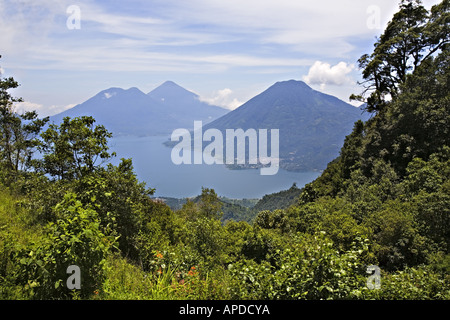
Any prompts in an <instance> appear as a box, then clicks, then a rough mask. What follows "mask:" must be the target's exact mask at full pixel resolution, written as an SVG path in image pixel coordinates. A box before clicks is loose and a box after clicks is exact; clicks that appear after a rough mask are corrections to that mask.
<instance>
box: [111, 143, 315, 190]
mask: <svg viewBox="0 0 450 320" xmlns="http://www.w3.org/2000/svg"><path fill="white" fill-rule="evenodd" d="M167 139H168V137H167V136H163V137H162V136H157V137H155V136H153V137H117V138H114V139H112V140H111V144H110V147H111V151H115V152H116V153H117V157H116V158H115V159H114V160H113V161H112V163H113V164H118V163H119V162H120V159H121V158H132V159H133V165H134V170H135V172H136V174H137V176H138V178H139V180H140V181H145V182H146V183H147V186H148V187H150V188H155V189H156V192H155V196H159V197H174V198H186V197H193V196H197V195H199V194H200V193H201V190H202V187H205V188H213V189H214V190H215V191H216V193H217V194H218V195H219V196H225V197H228V198H233V199H244V198H247V199H251V198H262V197H263V196H264V195H266V194H270V193H274V192H278V191H281V190H286V189H289V188H290V187H291V186H292V184H293V183H294V182H295V183H297V186H298V187H299V188H301V187H303V186H304V185H305V184H307V183H309V182H311V181H313V180H314V179H316V178H317V177H318V176H319V175H320V173H319V172H290V171H286V170H283V169H279V171H278V173H277V174H275V175H272V176H263V175H260V171H259V169H249V170H230V169H228V168H226V167H225V166H224V165H218V164H214V165H207V164H195V165H194V164H191V165H187V164H181V165H175V164H173V163H172V160H171V157H170V155H171V151H172V148H168V147H166V146H164V145H163V142H164V141H167Z"/></svg>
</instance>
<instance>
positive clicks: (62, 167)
mask: <svg viewBox="0 0 450 320" xmlns="http://www.w3.org/2000/svg"><path fill="white" fill-rule="evenodd" d="M94 123H95V119H94V118H93V117H89V116H82V117H79V118H74V119H70V118H69V117H65V118H64V119H63V122H62V123H61V124H60V125H59V126H58V125H56V124H51V125H50V127H49V128H48V129H47V130H46V131H45V132H43V133H42V134H41V137H42V139H43V144H42V146H41V148H40V149H41V151H42V152H43V153H44V157H43V160H42V161H41V162H40V164H39V167H40V169H41V170H43V171H44V172H45V173H48V174H50V175H51V176H53V177H58V178H59V179H67V180H72V179H79V178H80V177H82V176H84V175H86V174H89V173H92V172H94V171H95V170H96V169H98V168H99V166H100V165H101V164H103V163H104V162H105V161H107V160H109V159H110V158H111V157H113V156H115V153H114V152H113V153H109V152H108V150H109V147H108V138H111V137H112V134H111V133H110V132H109V131H108V130H106V128H105V127H104V126H102V125H97V126H95V127H94Z"/></svg>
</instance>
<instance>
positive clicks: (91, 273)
mask: <svg viewBox="0 0 450 320" xmlns="http://www.w3.org/2000/svg"><path fill="white" fill-rule="evenodd" d="M409 12H414V14H415V15H418V17H420V19H419V18H417V19H416V18H414V19H413V20H412V21H409V20H408V19H406V18H405V15H406V16H408V15H407V14H408V13H409ZM414 17H415V16H414ZM407 22H408V23H410V24H408V23H407ZM448 23H449V1H446V0H444V1H442V2H441V3H440V4H439V5H437V6H435V7H433V9H432V10H431V11H430V12H427V11H426V10H425V9H423V7H422V6H420V4H417V3H416V2H413V1H404V2H403V3H402V5H401V7H400V11H399V13H398V14H397V15H395V16H394V19H393V21H392V22H391V23H390V24H389V26H388V29H387V30H386V32H385V34H383V36H382V37H381V38H380V40H379V41H378V42H377V43H376V45H375V51H374V53H373V54H372V55H370V56H369V55H367V56H364V57H363V58H362V60H361V62H362V63H361V66H362V67H363V68H365V69H364V70H363V72H364V76H365V77H366V78H367V79H368V81H378V78H377V77H378V75H379V74H378V72H379V71H380V72H382V78H381V80H382V82H381V84H378V85H379V87H376V86H375V87H374V88H373V89H374V90H375V91H374V93H373V94H371V96H370V97H369V98H370V99H371V100H370V101H368V103H369V104H368V109H370V111H374V114H373V117H372V118H371V119H370V120H368V121H367V122H362V121H358V122H357V123H355V125H354V129H353V131H352V132H351V133H350V134H349V135H348V136H347V138H346V140H345V143H344V146H343V148H342V150H341V153H340V156H339V157H338V158H336V159H335V160H334V161H332V162H331V163H330V164H329V165H328V167H327V169H326V170H325V171H324V172H323V174H322V175H321V176H320V177H319V178H318V179H316V180H315V181H314V182H312V183H310V184H308V185H306V186H305V187H304V188H302V189H298V188H296V186H293V187H292V188H291V189H290V190H287V191H285V192H280V193H279V194H275V195H273V196H268V197H266V198H265V200H264V199H263V200H264V201H263V202H261V204H260V206H259V207H258V205H256V210H257V211H258V213H257V214H256V216H255V217H254V218H253V217H252V219H239V218H236V217H239V216H241V217H242V216H243V213H248V212H247V211H245V210H243V211H242V212H240V211H238V212H236V213H235V215H233V209H232V208H233V206H237V204H236V203H233V202H226V201H224V200H223V199H220V198H219V197H218V195H217V194H216V193H215V191H214V190H212V189H203V191H202V194H201V195H199V197H198V198H196V199H195V200H188V201H186V202H185V203H184V204H183V205H182V207H181V208H179V209H177V210H172V209H171V208H170V207H169V206H168V205H166V204H165V203H163V202H161V201H159V200H157V199H153V198H152V194H153V192H154V190H153V189H151V188H148V187H146V186H145V184H143V183H141V182H140V181H139V180H138V179H137V177H136V175H135V173H134V171H133V165H132V160H130V159H122V161H121V163H120V164H119V165H117V166H113V165H111V164H108V165H105V164H103V163H102V162H103V161H106V160H108V159H109V158H110V157H112V156H114V154H110V153H109V152H108V147H107V139H108V138H109V137H110V133H109V132H108V131H107V129H106V128H104V127H103V126H100V125H98V126H96V125H95V120H94V119H93V118H90V117H82V118H75V119H70V118H66V119H65V120H64V122H63V123H62V124H59V125H51V126H50V127H49V128H48V129H47V130H45V131H43V132H42V128H43V127H44V125H45V124H46V119H38V118H37V115H36V114H35V113H28V114H24V115H17V114H16V113H14V110H13V102H14V101H15V100H16V99H14V98H12V97H11V96H10V95H9V94H8V92H7V91H8V90H9V89H11V88H14V87H16V86H17V83H16V82H15V81H14V80H13V79H12V78H9V79H1V80H0V81H1V82H0V83H1V85H0V298H1V299H70V298H73V299H78V298H81V299H450V272H449V271H450V255H449V249H450V248H449V243H450V241H449V240H450V179H449V178H450V143H449V142H450V141H449V128H450V95H449V92H450V90H449V89H450V81H449V80H450V79H449V77H450V72H449V71H450V70H449V67H450V55H449V51H448V48H449V47H448V35H449V32H445V30H444V31H443V30H442V28H448ZM413 31H414V32H413ZM447 31H448V29H447ZM422 34H423V36H421V35H422ZM402 36H404V37H405V38H404V39H405V41H403V42H402V41H399V37H402ZM418 39H420V43H419V44H416V41H418ZM427 41H428V42H427ZM412 44H416V45H414V46H412ZM402 45H405V46H406V47H402ZM393 48H395V49H393ZM396 50H397V51H396ZM426 50H428V51H426ZM400 54H406V55H410V57H407V58H410V59H406V60H403V62H407V64H405V65H401V64H400V61H399V60H398V55H400ZM380 59H384V60H382V61H380ZM411 63H413V65H414V68H412V67H411V66H410V64H411ZM402 67H404V68H403V69H401V68H402ZM390 68H394V69H395V73H394V74H392V73H391V75H392V77H393V78H392V79H391V77H390V76H388V72H392V70H391V69H390ZM401 70H403V71H404V72H405V73H404V74H403V73H401V72H400V71H401ZM392 81H395V83H393V82H392ZM394 92H395V94H392V93H394ZM387 93H390V94H391V99H387V97H386V96H387ZM361 98H362V97H361ZM36 150H39V151H40V152H41V154H42V157H41V158H39V160H38V159H35V158H33V157H32V155H33V152H35V151H36ZM224 206H227V207H228V209H227V210H228V211H227V210H224ZM248 207H253V203H252V204H250V205H249V206H248ZM248 207H245V206H239V210H242V208H247V209H249V208H248ZM253 208H255V207H253ZM258 208H259V209H258ZM249 210H250V209H249ZM225 211H226V212H227V218H226V219H224V212H225ZM237 220H247V221H237ZM71 265H76V266H78V267H79V268H80V271H81V287H80V289H77V288H69V287H68V285H67V283H66V280H67V279H68V278H69V276H70V274H69V273H68V271H67V268H68V267H69V266H71ZM373 265H376V266H378V267H379V268H380V269H381V286H380V287H379V288H377V289H373V288H372V289H371V288H369V287H370V286H368V285H367V280H368V276H369V274H368V273H367V267H368V266H373Z"/></svg>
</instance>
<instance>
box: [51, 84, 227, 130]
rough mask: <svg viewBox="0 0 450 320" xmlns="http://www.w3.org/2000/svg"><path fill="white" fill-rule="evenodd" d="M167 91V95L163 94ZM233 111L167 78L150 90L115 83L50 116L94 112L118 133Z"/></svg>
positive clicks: (53, 119)
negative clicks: (120, 86) (210, 102)
mask: <svg viewBox="0 0 450 320" xmlns="http://www.w3.org/2000/svg"><path fill="white" fill-rule="evenodd" d="M162 93H164V95H165V98H164V97H162ZM227 112H229V110H226V109H224V108H221V107H218V106H213V105H210V104H207V103H205V102H201V101H200V100H199V99H198V95H197V94H195V93H193V92H190V91H188V90H186V89H184V88H183V87H181V86H179V85H177V84H176V83H175V82H173V81H166V82H164V83H163V84H161V85H160V86H158V87H157V88H155V89H154V90H152V91H150V92H149V93H147V94H146V93H144V92H143V91H141V90H139V89H138V88H137V87H131V88H128V89H122V88H119V87H111V88H108V89H105V90H102V91H100V92H99V93H97V94H96V95H94V96H93V97H91V98H89V99H88V100H86V101H85V102H83V103H81V104H78V105H76V106H74V107H73V108H71V109H68V110H65V111H63V112H61V113H59V114H56V115H54V116H52V117H50V122H53V123H60V122H61V121H62V119H63V118H64V117H66V116H69V117H79V116H93V117H94V118H95V119H96V122H97V123H98V124H102V125H104V126H105V127H106V128H107V129H108V130H110V131H111V132H113V134H114V135H115V136H121V135H136V136H148V135H166V134H167V135H168V134H170V133H171V132H172V131H173V130H174V129H176V128H185V127H191V126H192V123H193V121H194V120H202V121H204V122H205V123H208V122H210V121H212V120H214V119H216V118H218V117H220V116H222V115H224V114H226V113H227Z"/></svg>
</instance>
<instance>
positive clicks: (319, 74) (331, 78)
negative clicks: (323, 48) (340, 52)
mask: <svg viewBox="0 0 450 320" xmlns="http://www.w3.org/2000/svg"><path fill="white" fill-rule="evenodd" d="M354 67H355V66H354V65H352V64H347V63H345V62H342V61H341V62H339V63H338V64H336V65H335V66H331V65H330V64H329V63H326V62H321V61H316V62H315V63H314V64H313V65H312V66H311V68H310V69H309V72H308V75H306V76H303V80H304V81H305V82H306V83H308V84H318V85H320V86H321V88H322V89H323V88H324V87H325V85H327V84H331V85H337V86H341V85H346V84H352V83H354V81H353V80H352V79H351V78H350V77H349V76H348V74H349V73H350V72H351V71H352V70H353V69H354Z"/></svg>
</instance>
